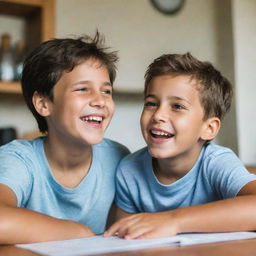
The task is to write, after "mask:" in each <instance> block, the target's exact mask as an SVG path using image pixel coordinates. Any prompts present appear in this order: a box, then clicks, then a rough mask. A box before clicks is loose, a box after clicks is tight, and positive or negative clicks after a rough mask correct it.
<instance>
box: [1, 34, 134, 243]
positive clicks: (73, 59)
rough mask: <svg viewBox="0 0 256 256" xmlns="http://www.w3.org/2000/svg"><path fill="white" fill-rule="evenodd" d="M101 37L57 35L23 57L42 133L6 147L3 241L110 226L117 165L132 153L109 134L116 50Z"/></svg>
mask: <svg viewBox="0 0 256 256" xmlns="http://www.w3.org/2000/svg"><path fill="white" fill-rule="evenodd" d="M103 39H104V38H103V37H102V36H101V35H100V34H99V33H98V32H97V33H96V35H95V37H94V38H90V37H88V36H84V37H81V38H77V39H72V38H64V39H52V40H49V41H46V42H43V43H42V44H40V45H39V46H38V47H37V48H36V49H35V50H34V51H32V53H30V55H29V56H28V57H27V58H26V60H25V62H24V68H23V74H22V81H21V82H22V89H23V95H24V98H25V101H26V103H27V105H28V107H29V109H30V110H31V112H32V113H33V115H34V117H35V118H36V120H37V123H38V126H39V129H40V131H41V132H42V133H43V134H44V136H42V137H39V138H36V139H34V140H15V141H13V142H10V143H8V144H6V145H4V146H2V147H0V243H1V244H15V243H34V242H42V241H50V240H63V239H72V238H81V237H88V236H92V235H94V234H99V233H102V232H103V231H104V230H105V226H106V222H107V217H108V212H109V209H110V207H111V205H112V202H113V199H114V194H115V183H114V177H115V172H116V168H117V165H118V163H119V161H120V160H121V159H122V158H123V157H124V156H125V155H127V154H128V153H129V152H128V150H127V148H126V147H124V146H122V145H121V144H119V143H116V142H114V141H111V140H109V139H104V132H105V130H106V128H107V127H108V125H109V123H110V121H111V118H112V116H113V113H114V109H115V105H114V102H113V98H112V91H113V82H114V79H115V74H116V67H115V63H116V61H117V55H116V53H115V52H109V51H108V48H105V47H104V46H103Z"/></svg>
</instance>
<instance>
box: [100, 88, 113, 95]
mask: <svg viewBox="0 0 256 256" xmlns="http://www.w3.org/2000/svg"><path fill="white" fill-rule="evenodd" d="M102 93H103V94H109V95H112V90H111V89H107V90H103V91H102Z"/></svg>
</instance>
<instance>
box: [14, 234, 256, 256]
mask: <svg viewBox="0 0 256 256" xmlns="http://www.w3.org/2000/svg"><path fill="white" fill-rule="evenodd" d="M252 238H256V233H255V232H230V233H193V234H180V235H177V236H174V237H167V238H158V239H145V240H124V239H120V238H118V237H110V238H104V237H102V236H94V237H89V238H80V239H72V240H64V241H52V242H43V243H34V244H17V245H16V246H18V247H22V248H25V249H29V250H31V251H34V252H37V253H39V254H42V255H50V256H79V255H83V256H85V255H93V254H101V253H111V252H122V251H131V250H139V249H146V248H156V247H166V246H177V245H179V246H184V245H193V244H204V243H215V242H223V241H233V240H242V239H252Z"/></svg>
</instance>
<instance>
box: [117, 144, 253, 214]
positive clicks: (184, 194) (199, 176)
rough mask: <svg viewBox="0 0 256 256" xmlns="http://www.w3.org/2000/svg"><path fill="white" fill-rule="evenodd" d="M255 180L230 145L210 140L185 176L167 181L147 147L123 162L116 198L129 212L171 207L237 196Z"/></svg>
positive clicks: (161, 209)
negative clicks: (156, 171) (159, 175)
mask: <svg viewBox="0 0 256 256" xmlns="http://www.w3.org/2000/svg"><path fill="white" fill-rule="evenodd" d="M253 180H256V175H254V174H250V173H249V172H248V171H247V170H246V169H245V168H244V166H243V164H242V163H241V161H240V160H239V159H238V158H237V156H236V155H235V154H234V153H233V152H232V151H231V150H230V149H228V148H225V147H221V146H217V145H213V144H208V145H206V146H204V147H203V148H202V150H201V153H200V156H199V158H198V160H197V162H196V163H195V165H194V166H193V168H192V169H191V170H190V171H189V172H188V173H187V174H186V175H185V176H183V177H182V178H181V179H179V180H177V181H176V182H174V183H172V184H170V185H164V184H161V183H160V182H159V181H158V179H157V178H156V176H155V175H154V172H153V168H152V157H151V156H150V155H149V153H148V150H147V148H143V149H141V150H139V151H137V152H135V153H133V154H131V155H128V156H127V157H125V158H124V159H123V160H122V161H121V162H120V165H119V167H118V170H117V179H116V186H117V192H116V198H115V201H116V204H117V205H118V207H120V208H121V209H123V210H124V211H126V212H129V213H137V212H160V211H167V210H172V209H176V208H180V207H186V206H191V205H198V204H204V203H207V202H212V201H217V200H221V199H226V198H232V197H235V196H236V195H237V193H238V192H239V191H240V189H241V188H242V187H243V186H244V185H246V184H247V183H248V182H250V181H253Z"/></svg>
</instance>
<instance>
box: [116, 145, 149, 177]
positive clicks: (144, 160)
mask: <svg viewBox="0 0 256 256" xmlns="http://www.w3.org/2000/svg"><path fill="white" fill-rule="evenodd" d="M150 159H151V156H150V155H149V153H148V149H147V147H144V148H142V149H140V150H138V151H136V152H134V153H132V154H129V155H127V156H126V157H124V158H123V159H122V160H121V162H120V164H119V172H123V173H125V172H127V173H129V174H134V175H137V174H138V173H141V172H142V169H144V167H145V168H147V167H148V164H149V163H150Z"/></svg>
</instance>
